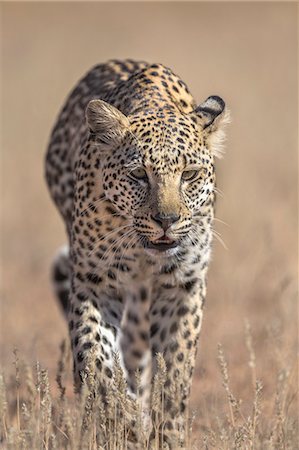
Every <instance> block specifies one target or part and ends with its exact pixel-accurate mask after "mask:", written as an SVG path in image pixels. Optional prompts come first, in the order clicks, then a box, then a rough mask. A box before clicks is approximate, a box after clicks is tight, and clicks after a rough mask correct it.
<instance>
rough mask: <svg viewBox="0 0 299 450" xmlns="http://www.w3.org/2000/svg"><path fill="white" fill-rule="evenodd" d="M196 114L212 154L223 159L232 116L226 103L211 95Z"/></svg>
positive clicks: (197, 109) (196, 110)
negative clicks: (228, 125) (226, 131)
mask: <svg viewBox="0 0 299 450" xmlns="http://www.w3.org/2000/svg"><path fill="white" fill-rule="evenodd" d="M195 113H196V115H197V120H198V123H199V125H200V127H201V128H202V130H203V133H204V134H205V136H206V139H207V142H208V144H209V148H210V150H211V152H212V154H213V155H214V156H218V157H219V158H221V156H222V154H223V144H224V141H225V126H226V125H227V124H228V123H229V122H230V114H229V112H228V111H227V109H226V108H225V103H224V101H223V100H222V98H220V97H218V95H211V96H210V97H208V98H207V99H206V100H205V101H204V102H203V103H201V105H199V106H198V107H197V108H196V109H195Z"/></svg>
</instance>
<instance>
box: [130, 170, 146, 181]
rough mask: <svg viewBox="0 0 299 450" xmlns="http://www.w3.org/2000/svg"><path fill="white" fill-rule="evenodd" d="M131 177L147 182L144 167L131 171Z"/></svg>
mask: <svg viewBox="0 0 299 450" xmlns="http://www.w3.org/2000/svg"><path fill="white" fill-rule="evenodd" d="M129 177H130V178H133V179H134V180H143V181H147V174H146V171H145V170H144V169H143V168H142V167H137V168H136V169H134V170H131V172H130V173H129Z"/></svg>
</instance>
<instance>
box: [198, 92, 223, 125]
mask: <svg viewBox="0 0 299 450" xmlns="http://www.w3.org/2000/svg"><path fill="white" fill-rule="evenodd" d="M224 110H225V103H224V101H223V100H222V98H221V97H218V95H211V96H210V97H208V98H207V99H206V100H205V101H204V102H203V103H201V105H199V106H198V107H197V108H196V109H195V112H196V114H197V117H198V119H199V123H200V125H201V126H202V128H203V129H204V130H205V129H206V128H208V127H211V126H212V125H213V124H214V122H215V120H216V119H217V122H218V121H219V118H220V116H222V115H223V113H224ZM214 125H216V123H215V124H214Z"/></svg>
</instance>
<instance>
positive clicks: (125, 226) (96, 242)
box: [87, 224, 132, 257]
mask: <svg viewBox="0 0 299 450" xmlns="http://www.w3.org/2000/svg"><path fill="white" fill-rule="evenodd" d="M131 226H132V224H128V225H123V226H121V227H116V228H115V229H114V230H112V231H110V232H109V233H107V234H105V235H104V236H101V237H100V238H99V239H97V240H96V241H95V242H94V245H97V244H99V243H100V242H102V241H103V240H105V239H107V238H108V237H109V236H111V235H113V234H114V233H118V232H119V231H120V230H123V229H125V228H129V227H131ZM120 237H122V236H120ZM98 249H99V247H95V248H93V249H92V250H91V251H90V252H89V254H88V255H87V256H88V257H90V256H91V255H92V254H93V253H94V252H95V251H97V250H98Z"/></svg>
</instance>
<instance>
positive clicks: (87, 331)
mask: <svg viewBox="0 0 299 450" xmlns="http://www.w3.org/2000/svg"><path fill="white" fill-rule="evenodd" d="M88 333H91V328H90V327H84V328H83V330H81V335H82V336H83V335H84V334H88Z"/></svg>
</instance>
